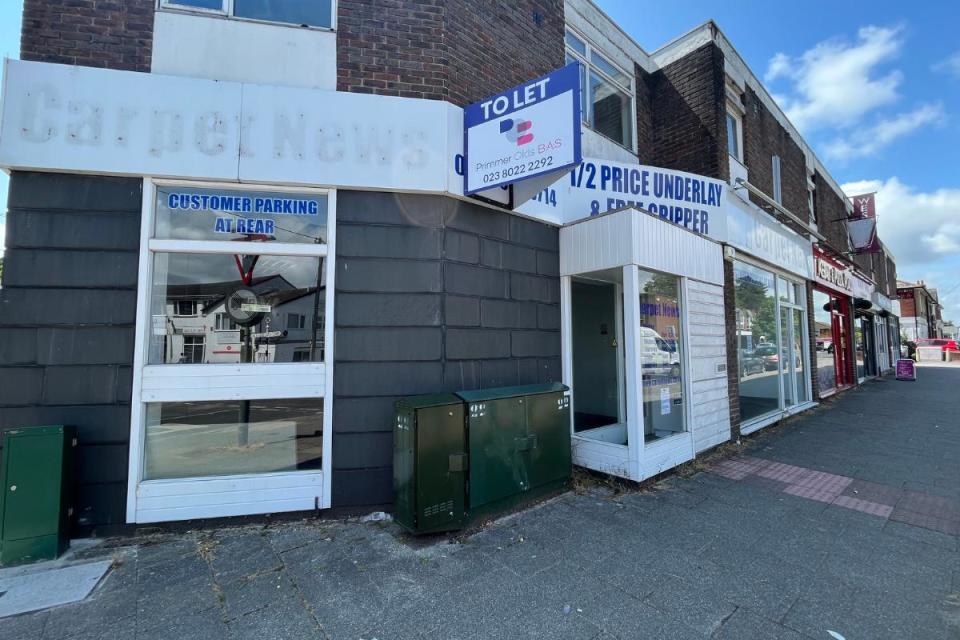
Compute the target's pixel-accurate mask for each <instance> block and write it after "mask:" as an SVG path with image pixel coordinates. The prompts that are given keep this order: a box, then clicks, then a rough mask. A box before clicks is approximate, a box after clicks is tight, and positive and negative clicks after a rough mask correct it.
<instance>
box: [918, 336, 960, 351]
mask: <svg viewBox="0 0 960 640" xmlns="http://www.w3.org/2000/svg"><path fill="white" fill-rule="evenodd" d="M917 346H918V347H940V350H941V351H960V347H958V346H957V341H956V340H949V339H947V338H920V339H919V340H917Z"/></svg>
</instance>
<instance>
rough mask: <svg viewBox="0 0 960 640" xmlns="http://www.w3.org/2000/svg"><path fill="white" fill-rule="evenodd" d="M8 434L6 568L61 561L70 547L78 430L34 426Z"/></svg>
mask: <svg viewBox="0 0 960 640" xmlns="http://www.w3.org/2000/svg"><path fill="white" fill-rule="evenodd" d="M4 435H5V437H4V447H3V468H2V469H0V476H2V478H3V497H2V499H0V545H2V546H0V564H3V565H7V564H15V563H21V562H31V561H34V560H41V559H51V558H56V557H57V556H58V555H60V554H61V553H63V551H64V550H65V549H66V548H67V545H68V544H69V533H70V514H71V508H70V502H71V500H70V497H71V496H70V491H69V489H70V480H71V477H72V460H73V447H74V445H75V444H76V442H75V440H74V437H73V429H72V428H71V427H65V426H50V427H29V428H23V429H13V430H11V431H7V432H6V433H5V434H4Z"/></svg>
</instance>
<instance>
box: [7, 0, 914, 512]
mask: <svg viewBox="0 0 960 640" xmlns="http://www.w3.org/2000/svg"><path fill="white" fill-rule="evenodd" d="M265 7H266V8H265ZM22 40H23V45H22V51H21V57H22V59H23V60H22V61H8V63H7V65H6V68H5V71H4V102H3V105H4V107H3V113H2V116H0V117H2V129H0V165H2V166H3V167H5V168H6V169H7V170H8V171H9V172H10V175H11V186H10V196H9V202H8V210H9V213H8V223H7V239H6V254H5V256H6V264H5V271H4V274H3V283H2V285H3V286H2V289H0V300H2V303H3V304H2V305H0V336H2V339H0V381H2V384H0V389H2V390H0V427H2V428H4V429H7V428H12V427H15V426H23V425H28V424H40V423H69V424H74V425H76V426H77V428H78V434H79V441H80V442H79V444H80V447H79V458H80V459H79V465H78V471H77V489H78V511H77V526H78V529H79V530H81V531H91V530H92V531H101V530H104V529H105V528H106V529H108V528H110V527H113V526H122V525H125V524H129V523H136V522H157V521H170V520H185V519H191V518H210V517H218V516H232V515H244V514H257V513H269V512H278V511H297V510H309V509H328V508H333V509H344V510H348V509H349V510H372V509H380V508H389V506H390V502H391V499H392V488H391V485H392V469H391V455H392V423H393V403H394V402H395V401H396V400H397V399H398V398H400V397H403V396H407V395H412V394H418V393H433V392H439V391H455V390H461V389H477V388H488V387H498V386H507V385H516V384H526V383H536V382H552V381H562V382H564V383H566V384H568V385H569V386H570V387H571V393H570V399H571V402H572V406H573V411H572V412H571V415H572V424H571V437H572V438H573V442H574V448H573V451H574V459H575V461H576V462H577V463H578V464H581V465H584V466H587V467H591V468H594V469H599V470H602V471H606V472H608V473H613V474H616V475H621V476H624V477H627V478H631V479H634V480H642V479H644V478H647V477H651V476H653V475H656V474H658V473H661V472H663V471H666V470H668V469H670V468H673V467H675V466H676V465H678V464H681V463H683V462H685V461H688V460H690V459H692V458H694V457H695V456H696V455H697V454H699V453H700V452H702V451H704V450H706V449H709V448H711V447H713V446H716V445H717V444H720V443H722V442H725V441H727V440H730V439H731V438H738V437H739V436H740V435H741V434H744V435H745V434H748V433H750V432H753V431H756V430H757V429H760V428H762V427H764V426H766V425H768V424H771V423H773V422H776V421H778V420H780V419H782V418H783V417H785V416H788V415H791V414H793V413H796V412H798V411H801V410H804V409H806V408H809V407H811V406H814V404H815V403H816V402H818V401H819V400H820V398H822V397H823V396H824V395H826V394H828V393H832V392H834V391H836V390H837V389H842V388H846V387H848V386H851V385H854V384H857V383H858V382H859V381H862V380H866V379H867V378H869V377H871V376H875V375H881V374H882V373H883V372H884V371H886V370H888V369H889V368H890V367H891V366H892V364H893V359H894V357H895V356H894V350H893V349H894V346H893V344H894V337H893V336H897V337H899V335H900V330H899V328H897V327H896V322H895V317H894V316H893V314H892V311H893V306H892V304H891V299H893V298H895V297H896V292H897V285H896V273H895V264H894V262H893V258H892V256H890V255H889V254H888V253H886V252H884V253H882V254H871V255H860V256H853V255H852V253H851V247H850V243H849V239H848V236H847V231H846V224H845V220H846V219H847V218H848V217H849V214H850V212H851V207H850V204H849V202H848V200H847V199H846V196H845V195H844V194H843V193H842V191H841V190H840V188H839V186H838V185H837V184H836V182H835V181H834V180H833V179H832V178H831V177H830V175H829V173H828V172H827V170H826V168H825V167H824V166H823V165H822V164H821V163H820V162H819V160H818V159H817V158H816V156H815V155H814V154H813V152H812V151H811V149H810V148H809V146H808V145H807V144H806V142H805V141H804V140H803V139H802V137H801V136H800V135H799V133H798V132H797V131H796V130H795V129H794V128H793V126H792V125H791V124H790V123H789V121H788V120H787V119H786V117H785V116H784V114H783V112H782V111H781V110H780V108H779V107H778V106H777V105H776V103H775V102H774V100H773V99H772V97H771V96H770V95H769V93H768V92H767V91H766V89H765V88H764V87H763V85H762V83H761V82H760V81H759V79H758V78H757V77H756V75H755V74H754V73H753V72H752V71H751V70H750V69H749V68H748V67H747V65H746V64H745V63H744V62H743V60H742V59H741V58H740V56H739V55H738V54H737V52H736V50H735V49H734V47H733V45H732V44H731V43H730V42H729V41H728V40H727V38H726V37H725V36H724V34H723V33H722V32H721V31H720V30H719V29H718V27H717V26H716V25H715V24H714V23H712V22H708V23H706V24H704V25H703V26H701V27H699V28H697V29H695V30H694V31H691V32H690V33H688V34H686V35H684V36H682V37H681V38H679V39H677V40H676V41H674V42H672V43H670V44H668V45H667V46H665V47H663V48H661V49H660V50H658V51H655V52H653V53H647V52H646V51H644V50H643V49H642V48H641V47H640V46H639V45H638V44H637V43H636V42H634V41H633V40H632V39H631V38H630V37H629V36H627V35H626V34H625V33H624V32H623V31H622V30H621V29H620V28H619V27H618V26H617V25H616V24H614V23H613V22H612V21H611V20H610V19H609V18H608V17H607V16H606V15H605V14H603V13H602V11H600V10H599V9H598V8H597V7H596V6H595V5H594V4H592V3H591V2H589V1H588V0H567V1H566V2H561V1H559V0H520V1H518V2H511V3H496V4H495V6H491V3H482V2H474V1H472V0H446V1H439V0H404V1H403V2H377V1H375V0H336V1H334V0H329V1H324V2H317V3H310V4H308V3H303V4H298V3H274V4H273V5H270V6H269V7H267V6H266V5H264V4H263V3H251V2H245V1H243V0H131V1H130V2H126V3H118V4H109V5H102V4H101V3H97V2H94V1H93V0H88V1H84V0H80V1H77V0H71V1H70V2H67V1H65V0H61V1H56V2H41V1H39V0H27V1H26V3H25V10H24V23H23V39H22ZM533 45H535V46H533ZM305 61H309V63H307V62H305ZM570 63H577V64H578V65H579V73H580V78H581V83H580V84H581V92H580V97H581V101H580V107H581V113H582V123H581V135H582V148H583V156H584V161H583V163H582V164H581V165H580V166H579V167H577V168H575V169H574V170H573V171H571V172H569V173H565V174H564V175H562V176H560V177H559V179H556V181H555V182H553V183H547V184H545V185H542V186H543V189H542V190H541V191H539V192H536V193H535V194H527V196H526V197H520V196H518V193H519V191H518V190H515V191H514V194H513V197H514V198H515V199H516V200H518V201H516V202H513V205H514V206H512V207H511V206H506V204H505V201H504V200H503V199H502V198H503V197H504V194H503V193H500V192H491V193H486V197H484V198H480V199H478V198H472V197H468V196H464V189H463V178H462V176H461V175H460V173H459V168H460V167H461V165H462V162H463V153H464V149H463V120H464V116H463V107H465V106H467V105H468V104H470V103H473V102H476V101H479V100H482V99H484V98H486V97H488V96H492V95H495V94H497V93H499V92H501V91H504V90H506V89H508V88H510V87H512V86H514V85H517V84H520V83H522V82H525V81H528V80H531V79H534V78H537V77H539V76H542V75H544V74H547V73H549V72H551V71H553V70H556V69H558V68H560V67H563V66H564V65H566V64H570ZM534 133H536V131H535V130H534Z"/></svg>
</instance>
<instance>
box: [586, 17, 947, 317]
mask: <svg viewBox="0 0 960 640" xmlns="http://www.w3.org/2000/svg"><path fill="white" fill-rule="evenodd" d="M599 4H600V6H601V7H602V8H603V9H604V11H606V12H607V13H608V14H609V15H610V17H612V18H613V19H614V20H615V21H616V22H618V23H619V24H620V25H621V26H622V27H623V28H624V30H626V31H627V32H628V33H629V34H630V35H631V36H633V37H634V39H635V40H636V41H637V42H638V43H639V44H640V46H642V47H643V48H644V49H645V50H647V51H648V52H652V51H655V50H656V49H658V48H659V47H661V46H663V45H664V44H666V43H668V42H670V41H671V40H673V39H674V38H676V37H678V36H680V35H682V34H683V33H685V32H687V31H689V30H690V29H692V28H694V27H695V26H697V25H698V24H701V23H703V22H705V21H706V20H709V19H713V20H714V21H715V22H716V23H717V24H718V25H719V26H720V28H721V29H722V30H723V32H724V33H725V34H726V35H727V38H728V39H729V40H730V41H731V42H732V43H733V46H734V47H736V49H737V51H739V53H740V55H741V56H742V57H743V58H744V60H746V62H747V64H748V65H750V67H751V68H752V69H753V71H754V73H755V74H757V76H759V77H760V78H762V79H764V81H765V83H766V85H767V88H768V89H769V91H770V92H771V93H772V94H773V95H774V96H775V97H776V98H777V100H778V102H779V103H780V104H781V106H782V107H783V108H784V110H785V111H786V112H787V114H788V116H789V117H790V119H791V121H792V122H793V123H794V124H795V125H796V126H797V127H798V128H799V129H800V131H801V133H802V134H803V135H804V137H805V138H806V140H807V141H808V142H809V143H810V144H811V145H813V148H814V150H815V151H816V153H817V155H818V156H819V157H820V159H821V160H822V161H823V162H824V163H825V164H826V166H827V167H828V169H829V170H830V173H831V174H832V175H833V177H834V178H835V179H836V180H837V181H838V182H839V183H840V184H842V185H844V188H845V189H847V191H848V194H849V193H865V192H868V191H877V192H878V196H877V208H878V212H877V215H878V217H879V222H878V225H879V229H880V236H881V238H882V239H883V240H884V242H886V243H887V245H888V246H889V247H890V249H891V251H892V252H893V254H894V256H895V257H896V258H897V266H898V271H899V274H900V277H901V278H906V279H914V280H915V279H924V280H925V281H926V282H927V283H928V284H931V285H933V286H937V287H938V288H939V290H940V292H941V298H942V300H943V301H944V303H945V304H946V306H947V315H948V317H950V318H952V319H954V320H958V321H960V162H958V158H960V151H958V149H960V40H958V39H957V38H956V25H957V22H958V19H960V4H958V3H956V2H944V1H941V2H924V3H917V4H914V3H909V2H890V1H888V0H880V1H878V2H872V3H870V4H869V5H866V4H865V3H853V2H837V1H836V0H832V1H830V2H823V1H820V0H807V1H806V2H802V3H800V2H793V3H790V2H788V3H778V4H776V6H775V9H771V4H770V3H769V2H759V1H755V0H739V1H738V2H736V3H717V2H716V1H715V0H713V1H711V2H706V1H704V0H684V1H683V2H674V3H671V4H670V5H669V8H668V9H666V10H659V9H656V7H658V6H663V5H654V4H653V3H648V2H637V1H636V0H599ZM648 8H649V10H648Z"/></svg>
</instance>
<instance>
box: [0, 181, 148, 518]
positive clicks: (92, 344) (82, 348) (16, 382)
mask: <svg viewBox="0 0 960 640" xmlns="http://www.w3.org/2000/svg"><path fill="white" fill-rule="evenodd" d="M141 185H142V180H139V179H131V178H107V177H97V176H79V175H65V174H54V173H23V172H17V171H15V172H13V174H12V175H11V178H10V194H9V213H8V215H7V234H6V247H7V248H6V255H5V259H4V273H3V287H2V288H0V431H3V430H6V429H11V428H15V427H23V426H30V425H43V424H67V425H74V426H75V427H76V428H77V436H78V438H77V439H78V444H79V448H78V451H77V455H78V466H77V472H76V474H77V475H76V490H77V502H76V518H77V521H76V522H77V524H78V525H79V530H80V531H84V532H89V531H90V530H91V529H95V528H97V527H99V526H101V525H110V524H122V523H123V522H124V518H125V508H126V502H125V501H126V481H127V443H128V440H129V433H130V398H131V382H132V373H131V371H132V369H131V367H132V364H133V341H134V321H135V315H136V286H137V263H138V247H139V241H140V207H141V195H140V194H141Z"/></svg>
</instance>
